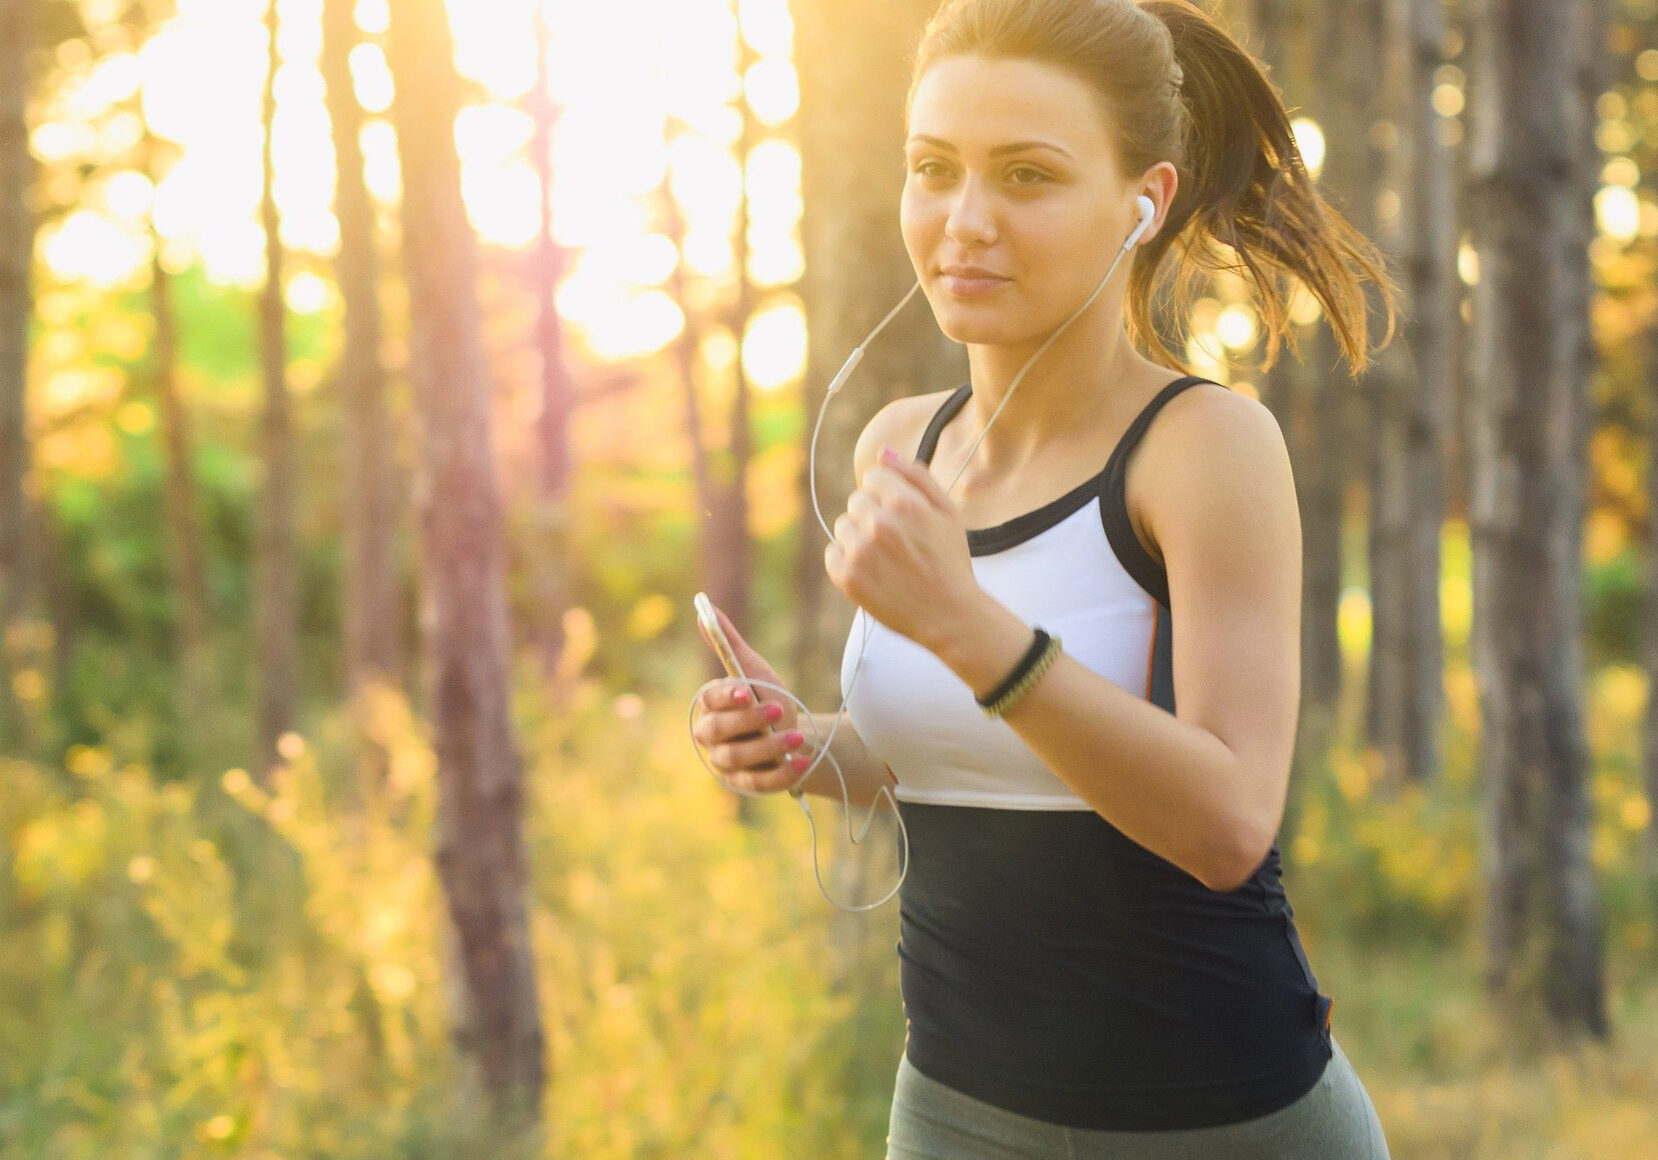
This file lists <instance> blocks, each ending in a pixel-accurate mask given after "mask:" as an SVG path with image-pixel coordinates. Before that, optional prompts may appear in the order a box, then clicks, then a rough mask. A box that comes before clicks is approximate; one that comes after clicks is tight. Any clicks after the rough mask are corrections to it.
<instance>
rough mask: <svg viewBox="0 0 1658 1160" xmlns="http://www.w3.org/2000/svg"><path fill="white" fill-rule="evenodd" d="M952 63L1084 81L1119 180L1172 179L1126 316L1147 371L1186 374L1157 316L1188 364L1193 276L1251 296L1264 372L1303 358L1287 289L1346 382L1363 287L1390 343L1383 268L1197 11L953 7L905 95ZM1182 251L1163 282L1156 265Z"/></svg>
mask: <svg viewBox="0 0 1658 1160" xmlns="http://www.w3.org/2000/svg"><path fill="white" fill-rule="evenodd" d="M958 55H979V56H985V57H990V58H1010V57H1011V58H1020V59H1032V60H1037V61H1040V62H1042V63H1045V64H1050V65H1053V66H1055V67H1058V68H1060V69H1062V70H1064V71H1065V72H1067V73H1069V74H1071V75H1073V76H1076V77H1078V78H1079V79H1081V80H1083V81H1084V82H1086V83H1087V84H1089V85H1090V86H1091V87H1092V88H1093V89H1094V90H1095V91H1096V92H1098V93H1099V95H1100V98H1101V100H1102V102H1103V106H1104V111H1105V113H1106V118H1105V121H1106V124H1107V125H1108V126H1109V127H1110V131H1111V133H1112V136H1113V139H1114V143H1115V145H1116V147H1117V159H1118V161H1119V163H1120V165H1121V170H1122V172H1123V173H1125V174H1129V175H1133V174H1138V173H1142V172H1144V171H1145V170H1146V169H1149V168H1150V167H1151V166H1152V165H1154V164H1156V163H1157V162H1158V161H1164V160H1167V161H1170V162H1172V163H1173V164H1174V167H1175V171H1176V173H1177V174H1178V175H1179V181H1178V183H1177V188H1176V190H1175V198H1174V203H1173V204H1172V205H1171V206H1170V207H1169V210H1168V215H1167V217H1166V219H1165V221H1164V225H1163V228H1162V229H1161V230H1159V231H1158V233H1157V234H1156V235H1155V236H1154V237H1153V238H1152V239H1151V240H1150V241H1147V242H1144V243H1142V244H1141V245H1140V246H1139V247H1138V248H1137V249H1136V250H1135V254H1134V259H1133V265H1132V267H1131V269H1130V273H1129V286H1128V292H1127V294H1126V300H1125V305H1124V315H1125V319H1126V326H1127V330H1128V335H1129V338H1130V339H1131V341H1134V342H1135V343H1136V344H1139V345H1142V346H1143V347H1144V349H1145V350H1146V352H1147V354H1148V355H1149V356H1150V357H1153V358H1156V359H1158V360H1159V361H1162V362H1165V363H1167V364H1170V365H1173V366H1176V367H1178V368H1179V369H1181V370H1182V371H1185V370H1189V369H1190V368H1189V367H1188V366H1187V364H1186V362H1185V360H1184V359H1182V358H1180V357H1178V356H1176V355H1175V354H1174V353H1173V352H1171V351H1170V350H1169V349H1168V347H1167V346H1166V345H1165V344H1164V343H1163V341H1162V339H1161V337H1160V336H1159V334H1158V331H1157V327H1156V326H1155V325H1154V322H1153V310H1152V302H1153V300H1154V297H1155V296H1156V294H1157V291H1158V290H1159V289H1160V288H1161V287H1162V286H1163V285H1165V284H1166V283H1168V282H1171V281H1172V292H1171V293H1170V294H1169V295H1168V310H1169V312H1170V313H1171V314H1172V316H1173V318H1174V320H1175V322H1176V326H1177V331H1176V334H1175V335H1174V337H1175V339H1176V340H1177V345H1178V346H1180V347H1181V348H1182V349H1183V348H1184V346H1185V341H1186V325H1187V319H1188V318H1189V317H1190V312H1191V303H1192V298H1193V296H1194V285H1193V284H1194V280H1195V276H1196V274H1197V271H1198V270H1200V269H1201V270H1208V271H1211V272H1214V271H1221V270H1227V271H1231V272H1233V273H1237V274H1240V275H1242V276H1244V277H1245V278H1247V280H1248V281H1249V283H1250V284H1251V285H1252V287H1253V289H1254V292H1255V298H1256V301H1257V303H1258V305H1259V309H1260V311H1261V317H1262V321H1263V324H1264V329H1265V331H1266V338H1267V350H1266V356H1265V359H1264V361H1263V363H1262V367H1261V369H1263V370H1265V369H1267V368H1270V367H1271V366H1272V365H1273V363H1274V362H1275V361H1276V358H1277V353H1278V346H1279V340H1280V338H1282V337H1288V339H1289V342H1290V346H1291V349H1292V350H1295V351H1297V352H1298V351H1299V348H1298V346H1297V344H1296V342H1295V335H1294V331H1293V329H1292V328H1291V326H1290V319H1289V296H1290V289H1291V286H1290V282H1291V280H1296V281H1299V282H1300V283H1302V284H1303V285H1305V286H1306V288H1307V290H1308V291H1309V292H1310V293H1311V294H1312V295H1313V296H1314V297H1315V298H1317V299H1318V301H1319V303H1320V304H1321V305H1322V306H1323V308H1324V312H1325V314H1326V315H1327V316H1328V318H1329V320H1330V327H1331V330H1332V331H1333V333H1334V334H1335V337H1336V341H1337V343H1338V345H1339V346H1340V347H1341V350H1342V353H1343V355H1344V356H1345V357H1346V359H1347V362H1348V365H1349V367H1350V368H1351V370H1352V372H1353V373H1354V374H1355V375H1357V374H1359V373H1360V372H1362V371H1363V370H1364V369H1365V368H1366V367H1367V366H1369V363H1370V359H1369V354H1368V348H1369V335H1368V328H1367V324H1366V322H1367V320H1366V300H1365V290H1364V282H1365V281H1366V280H1369V281H1370V282H1373V283H1374V284H1375V285H1376V286H1377V288H1378V290H1379V292H1380V295H1381V300H1382V304H1383V305H1384V307H1385V308H1386V311H1387V333H1386V334H1385V335H1384V336H1383V338H1382V342H1381V345H1382V346H1386V345H1387V343H1388V342H1389V341H1390V340H1391V339H1392V337H1393V333H1394V322H1395V317H1396V307H1395V300H1394V296H1395V293H1396V288H1395V286H1394V284H1393V282H1392V280H1391V278H1390V277H1389V275H1388V272H1387V262H1386V258H1385V257H1384V255H1383V254H1382V252H1381V251H1380V250H1379V249H1378V248H1377V247H1376V246H1375V244H1373V243H1372V242H1371V241H1370V240H1369V239H1368V238H1366V237H1365V236H1364V235H1363V234H1362V233H1360V232H1359V231H1358V230H1357V229H1356V228H1355V227H1354V226H1353V225H1352V223H1350V222H1348V221H1347V220H1346V219H1345V218H1344V217H1342V216H1341V214H1340V213H1338V212H1337V211H1336V210H1335V209H1334V208H1333V207H1332V206H1330V205H1329V204H1328V203H1327V202H1325V201H1324V199H1323V197H1322V196H1321V195H1320V193H1319V191H1318V188H1317V186H1316V184H1315V183H1314V181H1313V179H1312V177H1311V176H1310V175H1309V174H1308V172H1307V168H1306V164H1305V162H1303V160H1302V158H1301V151H1300V149H1299V148H1298V147H1297V146H1296V143H1295V135H1294V133H1293V131H1292V130H1291V129H1290V123H1289V114H1288V112H1287V111H1286V110H1285V107H1284V102H1283V100H1282V98H1281V97H1280V96H1279V93H1278V91H1277V90H1276V89H1275V88H1274V87H1273V85H1272V84H1271V82H1270V81H1269V80H1268V79H1267V77H1266V76H1265V74H1264V73H1263V72H1262V71H1261V68H1260V66H1259V65H1258V64H1257V63H1256V61H1255V59H1254V58H1253V57H1251V56H1250V55H1249V53H1248V52H1247V51H1245V50H1244V48H1243V47H1242V46H1241V45H1239V44H1238V42H1237V41H1236V40H1234V39H1233V38H1232V36H1231V35H1230V34H1229V33H1228V32H1227V31H1226V30H1225V29H1224V28H1222V27H1221V26H1220V25H1219V24H1217V23H1216V22H1215V20H1214V18H1212V17H1211V16H1209V14H1208V13H1206V12H1204V11H1203V10H1202V9H1201V8H1198V7H1197V6H1195V5H1193V4H1191V3H1189V2H1188V0H1140V2H1138V3H1136V0H948V2H947V3H946V4H945V5H944V6H943V7H942V8H940V9H939V10H938V11H937V12H936V13H934V15H933V17H932V19H931V20H930V21H929V22H928V24H927V28H926V31H925V32H924V33H923V36H922V41H921V45H920V47H919V48H918V50H917V52H916V54H915V58H914V59H915V68H914V73H913V78H912V81H911V85H910V94H911V96H912V97H913V95H914V93H915V88H916V85H917V84H918V83H919V81H920V78H921V75H922V73H923V72H925V71H926V69H927V67H928V66H929V65H931V64H932V63H934V62H935V61H937V60H939V59H941V58H943V57H948V56H958ZM907 107H908V106H907V102H906V108H907ZM1177 246H1178V249H1179V254H1178V260H1177V264H1176V266H1175V269H1174V272H1173V275H1172V277H1165V276H1164V275H1162V274H1161V273H1160V266H1161V264H1162V259H1163V257H1164V255H1165V254H1167V253H1168V251H1169V250H1170V249H1171V248H1175V247H1177Z"/></svg>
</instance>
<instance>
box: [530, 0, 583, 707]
mask: <svg viewBox="0 0 1658 1160" xmlns="http://www.w3.org/2000/svg"><path fill="white" fill-rule="evenodd" d="M534 19H535V27H536V60H537V62H538V65H537V69H536V84H535V89H534V90H533V92H532V94H531V96H530V98H529V101H528V104H529V108H530V113H531V116H532V117H533V118H534V120H535V137H534V143H533V146H532V148H533V149H534V150H535V159H534V160H535V173H536V181H537V186H538V188H539V189H540V191H541V194H540V204H541V215H540V216H541V228H540V238H539V239H538V241H537V245H536V254H535V260H534V263H533V265H532V269H533V270H534V284H535V294H536V298H537V299H538V304H537V305H538V311H537V316H536V348H537V350H538V351H539V352H540V354H541V416H540V418H539V419H538V420H537V422H536V434H537V440H536V444H537V447H538V449H539V451H540V466H541V472H540V481H539V482H540V489H539V492H540V494H539V500H540V502H539V503H538V504H536V507H535V512H536V520H535V535H536V544H537V550H536V552H535V553H534V554H533V559H534V561H535V564H534V567H535V569H536V576H535V585H536V610H535V615H534V617H533V618H532V619H531V623H532V624H533V625H534V631H535V634H536V642H535V644H536V651H537V653H538V655H539V656H540V658H541V669H542V675H543V676H544V677H545V678H549V679H552V678H555V677H556V676H557V674H558V672H559V668H560V666H559V658H560V657H561V656H562V655H563V652H564V613H565V611H566V610H567V609H568V608H569V607H570V600H571V597H570V591H571V581H570V576H569V568H570V556H571V547H570V516H571V513H570V484H571V480H572V478H573V477H574V474H575V468H574V464H573V463H572V461H571V452H572V448H571V444H570V419H571V414H572V411H573V409H574V406H575V397H574V384H573V383H572V381H571V377H570V369H569V367H567V366H566V365H565V362H564V324H563V320H562V319H561V318H560V317H559V313H558V299H557V296H558V284H559V278H560V276H561V275H562V273H563V271H564V260H565V259H564V250H563V249H562V248H561V247H560V246H559V244H558V242H557V240H556V239H555V238H554V237H553V208H552V190H553V129H554V127H555V126H556V124H557V122H558V112H559V110H558V107H557V105H555V104H554V102H553V95H552V77H551V75H550V73H549V72H548V64H547V58H548V54H549V52H550V50H551V42H550V35H551V30H550V29H549V28H548V26H547V20H548V15H547V13H546V11H545V9H540V10H538V11H537V13H536V15H535V18H534ZM550 695H551V696H553V697H554V698H555V704H558V703H562V702H563V700H564V692H563V690H561V689H558V688H557V687H556V685H555V686H554V687H552V688H551V690H550Z"/></svg>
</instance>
